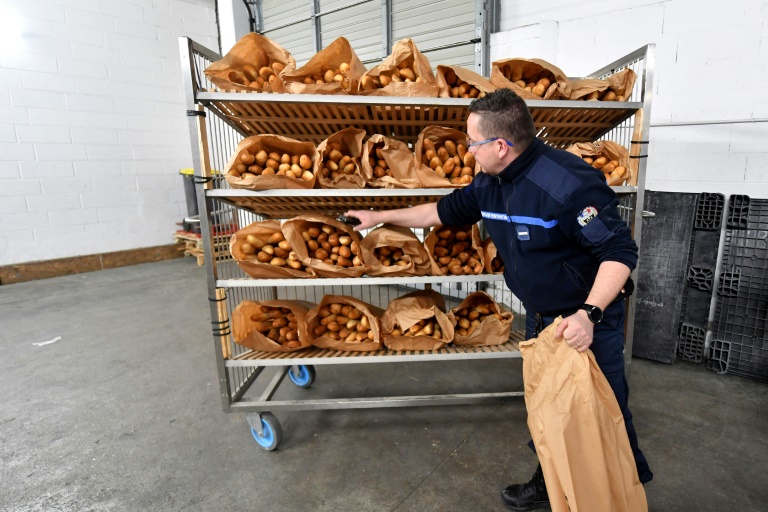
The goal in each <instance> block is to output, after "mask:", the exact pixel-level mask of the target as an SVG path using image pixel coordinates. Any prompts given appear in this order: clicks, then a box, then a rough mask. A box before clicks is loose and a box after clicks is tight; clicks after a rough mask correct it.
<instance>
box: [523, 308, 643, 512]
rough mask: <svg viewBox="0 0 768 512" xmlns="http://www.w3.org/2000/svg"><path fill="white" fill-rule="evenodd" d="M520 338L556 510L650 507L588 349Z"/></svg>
mask: <svg viewBox="0 0 768 512" xmlns="http://www.w3.org/2000/svg"><path fill="white" fill-rule="evenodd" d="M561 321H562V318H558V319H556V320H555V321H554V322H553V323H552V325H550V326H549V327H547V328H546V329H544V331H542V332H541V334H539V336H538V338H534V339H531V340H528V341H525V342H523V343H521V344H520V352H521V353H522V356H523V380H524V382H525V406H526V408H527V409H528V428H529V429H530V431H531V436H532V437H533V442H534V444H535V445H536V452H537V453H538V455H539V462H541V467H542V470H543V471H544V480H545V481H546V483H547V493H548V494H549V502H550V504H551V505H552V510H554V511H567V510H570V511H571V512H639V511H647V510H648V505H647V503H646V499H645V491H644V490H643V485H642V484H641V483H640V480H639V478H638V476H637V468H636V466H635V460H634V457H633V455H632V449H631V448H630V446H629V438H628V437H627V429H626V427H625V426H624V418H623V416H622V414H621V409H619V404H618V403H617V402H616V397H615V396H614V394H613V391H612V390H611V387H610V385H609V384H608V381H607V380H606V378H605V376H604V375H603V373H602V372H601V371H600V368H599V367H598V366H597V363H596V362H595V356H594V355H593V354H592V352H591V351H586V352H581V353H580V352H577V351H575V350H573V349H572V348H571V347H570V346H568V345H567V344H566V343H564V342H563V339H562V338H555V331H556V329H557V326H558V324H559V323H560V322H561Z"/></svg>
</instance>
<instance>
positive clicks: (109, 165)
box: [75, 160, 122, 177]
mask: <svg viewBox="0 0 768 512" xmlns="http://www.w3.org/2000/svg"><path fill="white" fill-rule="evenodd" d="M75 175H76V176H80V177H93V176H121V175H122V162H121V161H119V160H106V161H97V162H75Z"/></svg>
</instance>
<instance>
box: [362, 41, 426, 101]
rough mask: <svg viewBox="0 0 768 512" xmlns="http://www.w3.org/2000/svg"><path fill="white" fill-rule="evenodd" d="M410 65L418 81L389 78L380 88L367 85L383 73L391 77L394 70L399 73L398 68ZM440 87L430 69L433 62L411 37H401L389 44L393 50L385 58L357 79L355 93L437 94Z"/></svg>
mask: <svg viewBox="0 0 768 512" xmlns="http://www.w3.org/2000/svg"><path fill="white" fill-rule="evenodd" d="M403 67H409V68H410V69H412V70H413V72H414V74H415V76H416V78H420V79H421V81H412V82H405V81H402V82H396V81H392V82H390V83H388V84H387V85H385V86H383V87H381V88H370V86H369V84H370V83H372V82H376V81H381V80H382V78H381V77H382V76H383V77H390V76H391V75H392V74H393V73H399V71H397V70H399V69H401V68H403ZM439 92H440V89H439V88H438V86H437V82H436V81H435V75H434V74H433V73H432V65H431V64H430V63H429V59H427V58H426V57H425V56H424V55H422V53H421V52H420V51H419V50H418V48H416V43H414V42H413V40H411V39H401V40H400V41H398V42H397V43H395V44H394V46H393V47H392V53H391V54H390V55H389V56H388V57H387V58H386V59H384V61H383V62H382V63H381V64H379V65H378V66H376V67H375V68H373V69H370V70H368V71H367V72H366V73H365V74H364V75H363V76H362V78H361V79H360V86H359V87H358V94H361V95H363V96H409V97H415V96H422V97H428V98H436V97H437V95H438V93H439Z"/></svg>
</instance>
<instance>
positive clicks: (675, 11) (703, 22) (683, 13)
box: [664, 0, 756, 34]
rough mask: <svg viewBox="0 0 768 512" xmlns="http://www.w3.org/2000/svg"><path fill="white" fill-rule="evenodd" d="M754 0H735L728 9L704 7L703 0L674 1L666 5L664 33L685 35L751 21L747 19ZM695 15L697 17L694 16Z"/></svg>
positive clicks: (729, 4)
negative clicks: (746, 14) (748, 9)
mask: <svg viewBox="0 0 768 512" xmlns="http://www.w3.org/2000/svg"><path fill="white" fill-rule="evenodd" d="M751 3H756V2H754V0H734V1H733V2H729V3H728V7H727V8H723V9H718V8H711V7H710V6H708V5H704V4H703V3H702V2H701V0H699V1H697V0H674V1H673V2H666V3H664V32H665V33H670V34H684V33H689V32H691V31H698V30H709V29H717V30H718V31H719V30H720V28H722V27H724V26H729V25H730V26H733V25H738V24H741V23H743V22H745V21H749V20H750V18H745V11H746V9H747V4H751ZM692 13H695V15H692Z"/></svg>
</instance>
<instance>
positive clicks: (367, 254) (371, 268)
mask: <svg viewBox="0 0 768 512" xmlns="http://www.w3.org/2000/svg"><path fill="white" fill-rule="evenodd" d="M385 247H386V248H396V249H401V250H402V252H403V257H402V260H401V261H404V262H406V263H405V264H403V265H402V266H399V265H390V266H384V265H383V264H382V262H381V261H379V259H378V258H377V257H376V249H379V248H385ZM360 248H361V249H362V252H363V262H364V263H365V265H366V267H368V270H367V271H366V274H368V275H369V276H385V277H401V276H425V275H428V274H429V270H430V268H431V262H430V259H429V254H427V250H426V249H425V248H424V244H422V243H421V240H419V239H418V238H417V237H416V235H415V234H414V233H413V231H411V230H410V229H408V228H404V227H400V226H393V225H391V224H385V225H383V226H381V227H378V228H376V229H374V230H373V231H371V232H370V233H368V235H366V236H365V238H363V241H362V242H360Z"/></svg>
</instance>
